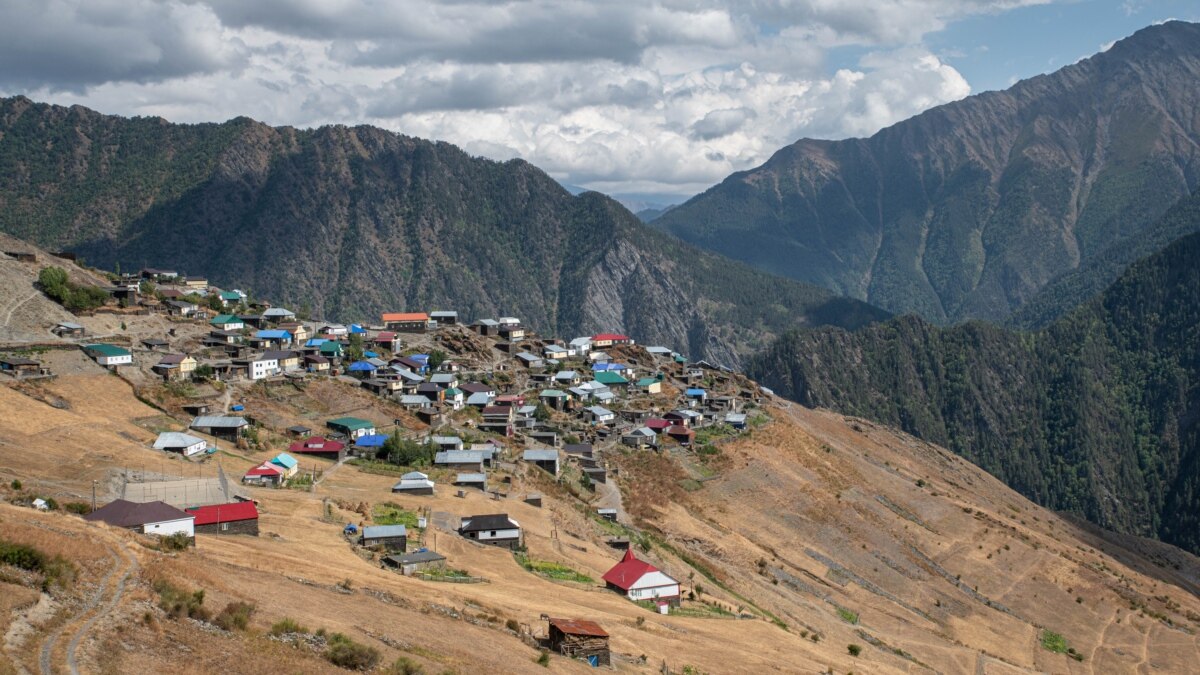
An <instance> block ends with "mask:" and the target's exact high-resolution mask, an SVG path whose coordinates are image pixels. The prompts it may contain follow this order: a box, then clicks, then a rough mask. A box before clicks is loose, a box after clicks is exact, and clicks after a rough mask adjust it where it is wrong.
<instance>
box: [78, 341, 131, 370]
mask: <svg viewBox="0 0 1200 675" xmlns="http://www.w3.org/2000/svg"><path fill="white" fill-rule="evenodd" d="M83 352H84V353H85V354H87V355H88V356H90V357H92V358H93V359H95V360H96V363H99V364H100V365H102V366H128V365H129V364H131V363H133V354H132V353H130V351H129V350H128V349H122V348H121V347H118V346H116V345H109V344H104V343H97V344H91V345H83Z"/></svg>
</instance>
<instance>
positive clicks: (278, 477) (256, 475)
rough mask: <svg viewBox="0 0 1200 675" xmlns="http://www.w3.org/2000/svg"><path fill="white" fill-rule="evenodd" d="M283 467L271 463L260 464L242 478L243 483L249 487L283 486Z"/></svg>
mask: <svg viewBox="0 0 1200 675" xmlns="http://www.w3.org/2000/svg"><path fill="white" fill-rule="evenodd" d="M283 478H284V476H283V467H281V466H275V465H274V464H272V463H270V462H266V463H264V464H260V465H258V466H256V467H254V468H253V469H250V470H249V471H247V472H246V475H244V476H242V482H243V483H245V484H247V485H282V484H283Z"/></svg>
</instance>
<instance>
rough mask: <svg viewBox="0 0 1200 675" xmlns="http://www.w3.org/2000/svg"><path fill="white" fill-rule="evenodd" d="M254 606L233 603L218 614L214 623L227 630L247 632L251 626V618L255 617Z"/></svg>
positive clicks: (246, 603)
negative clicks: (247, 628)
mask: <svg viewBox="0 0 1200 675" xmlns="http://www.w3.org/2000/svg"><path fill="white" fill-rule="evenodd" d="M254 609H255V608H254V605H253V604H251V603H249V602H237V601H235V602H231V603H229V604H228V605H225V609H222V610H221V613H220V614H217V618H216V619H214V620H213V623H215V624H217V625H218V626H220V627H221V628H224V629H225V630H230V631H231V630H246V627H247V626H249V625H250V617H251V616H253V615H254Z"/></svg>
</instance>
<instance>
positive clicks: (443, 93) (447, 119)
mask: <svg viewBox="0 0 1200 675" xmlns="http://www.w3.org/2000/svg"><path fill="white" fill-rule="evenodd" d="M1196 5H1197V3H1195V0H737V1H734V0H694V1H685V0H599V1H595V2H592V1H587V0H558V1H550V0H443V1H441V2H432V1H428V0H393V1H391V2H384V1H382V0H165V1H161V2H160V1H156V0H0V92H3V93H4V94H6V95H11V94H18V93H19V94H25V95H27V96H29V97H31V98H33V99H35V100H39V101H50V102H55V103H62V104H72V103H80V104H83V105H86V106H89V107H91V108H94V109H96V110H99V111H101V112H105V113H116V114H122V115H159V116H162V117H165V118H167V119H169V120H172V121H176V122H198V121H223V120H226V119H229V118H231V117H235V116H238V115H247V116H250V117H253V118H255V119H258V120H262V121H265V122H268V123H270V124H277V125H284V124H287V125H295V126H301V127H308V126H316V125H320V124H327V123H343V124H361V123H367V124H374V125H377V126H381V127H384V128H387V129H392V130H395V131H398V132H402V133H406V134H410V135H414V136H421V137H425V138H436V139H442V140H447V141H450V142H452V143H456V144H458V145H460V146H462V147H463V148H465V149H467V150H468V151H470V152H472V153H474V154H478V155H483V156H487V157H492V158H496V159H508V158H511V157H522V158H525V159H527V160H529V161H531V162H533V163H534V164H537V165H538V166H540V167H542V168H543V169H545V170H546V171H548V172H549V173H550V174H551V175H553V176H554V177H555V178H557V179H559V180H560V181H563V182H564V183H567V184H570V185H576V186H582V187H586V188H590V189H596V190H601V191H604V192H609V193H611V194H616V195H628V196H631V197H629V199H631V200H632V199H636V197H632V196H636V195H648V197H646V198H647V199H650V200H655V199H661V200H663V201H668V202H669V201H675V200H678V199H679V198H681V197H683V196H686V195H690V194H694V193H696V192H698V191H700V190H703V189H704V188H706V187H708V186H709V185H711V184H713V183H715V182H718V181H720V180H721V179H722V178H724V177H725V176H726V175H728V174H729V173H731V172H733V171H737V170H741V169H746V168H749V167H752V166H754V165H757V164H759V163H761V162H762V161H764V160H765V159H767V158H768V157H769V156H770V154H771V153H772V152H774V151H775V150H777V149H779V148H780V147H782V146H784V145H787V144H788V143H791V142H793V141H795V140H796V139H798V138H800V137H803V136H811V137H819V138H842V137H847V136H859V135H868V134H871V133H873V132H875V131H876V130H878V129H879V128H881V127H883V126H886V125H889V124H891V123H893V122H896V121H899V120H901V119H904V118H906V117H909V116H911V115H913V114H915V113H918V112H920V111H922V110H924V109H926V108H929V107H930V106H934V105H937V104H940V103H944V102H948V101H953V100H956V99H959V98H962V97H964V96H966V95H968V94H970V93H972V92H978V91H983V90H986V89H997V88H1003V87H1005V86H1008V85H1009V84H1010V83H1011V82H1013V81H1015V80H1016V79H1018V78H1024V77H1028V76H1031V75H1035V74H1037V73H1041V72H1047V71H1050V70H1054V69H1056V68H1059V67H1061V66H1063V65H1066V64H1069V63H1071V62H1073V61H1075V60H1077V59H1078V58H1080V57H1082V56H1085V55H1088V54H1091V53H1093V52H1095V51H1098V50H1100V49H1102V48H1103V47H1104V45H1106V44H1109V43H1111V41H1113V40H1115V39H1118V38H1120V37H1123V36H1125V35H1128V34H1129V33H1132V32H1133V31H1135V30H1137V29H1138V28H1140V27H1143V26H1145V25H1148V24H1150V23H1153V22H1155V21H1161V20H1164V19H1167V18H1183V19H1191V20H1195V19H1197V18H1200V8H1197V6H1196Z"/></svg>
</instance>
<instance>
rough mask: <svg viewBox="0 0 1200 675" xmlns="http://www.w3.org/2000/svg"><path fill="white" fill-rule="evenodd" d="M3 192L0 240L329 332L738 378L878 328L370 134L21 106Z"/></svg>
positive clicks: (558, 192) (438, 148)
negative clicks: (691, 357) (201, 288)
mask: <svg viewBox="0 0 1200 675" xmlns="http://www.w3.org/2000/svg"><path fill="white" fill-rule="evenodd" d="M0 175H4V176H5V178H6V179H5V180H4V181H3V182H0V230H3V231H5V232H8V233H10V234H13V235H16V236H18V237H22V238H25V239H28V240H31V241H33V242H35V243H37V244H40V245H42V246H45V247H51V248H61V249H70V250H73V251H76V252H79V253H81V254H82V255H83V256H85V257H86V259H87V260H88V261H89V262H91V263H93V264H97V265H101V266H106V267H111V266H113V265H116V264H118V263H119V264H120V265H122V266H123V267H124V268H125V269H136V268H137V267H139V266H143V265H152V266H156V267H174V268H177V269H181V270H183V271H186V272H190V273H194V274H203V275H207V276H208V278H209V279H210V280H211V281H212V282H214V283H216V284H219V285H225V286H239V287H242V288H248V289H250V290H252V291H254V292H255V293H258V294H260V295H262V296H264V297H271V298H274V299H277V300H279V301H282V302H285V303H287V304H289V305H292V306H295V307H307V308H308V309H309V310H311V311H312V312H313V314H314V315H317V316H325V317H328V318H332V319H337V318H345V319H352V318H356V319H362V318H363V317H370V316H376V315H378V314H379V313H380V312H382V311H388V310H391V311H396V310H402V309H433V308H438V307H444V308H456V309H458V310H459V311H460V312H462V313H463V314H464V315H465V316H468V317H476V316H482V315H492V316H494V315H497V314H506V315H508V314H512V315H516V316H520V317H522V318H523V319H524V320H525V321H526V322H527V323H529V324H530V325H532V326H533V327H535V328H537V329H540V330H543V331H546V332H554V333H557V334H574V333H579V332H584V333H586V332H592V331H599V330H622V331H628V332H630V333H632V334H634V335H635V336H636V337H637V338H638V339H641V340H646V341H652V342H662V343H665V344H667V345H670V346H673V347H675V348H677V349H681V350H687V351H688V352H690V353H692V354H695V355H704V356H708V357H710V358H715V359H719V360H723V361H726V362H729V363H732V364H736V363H737V362H738V360H739V359H740V357H741V356H742V355H743V354H746V353H749V352H750V351H751V350H753V349H755V348H757V347H761V346H763V345H764V344H765V342H766V340H767V339H768V338H769V337H771V336H772V335H774V334H776V333H778V332H780V331H782V330H784V329H786V328H788V327H792V326H796V325H804V324H813V325H820V324H833V325H841V326H856V325H861V324H862V323H863V322H865V321H868V320H873V319H878V318H881V317H884V316H886V313H884V312H880V311H879V310H876V309H874V308H871V307H869V306H866V305H864V304H862V303H859V302H856V301H845V300H843V299H840V298H837V297H835V296H834V294H832V293H830V292H828V291H825V290H823V289H819V288H816V287H812V286H806V285H803V284H800V283H796V282H794V281H789V280H782V279H777V278H772V277H770V276H768V275H766V274H763V273H761V272H758V271H755V270H752V269H751V268H749V267H747V266H744V265H741V264H738V263H734V262H732V261H729V260H726V259H723V258H720V257H718V256H715V255H713V254H710V253H704V252H702V251H700V250H699V249H695V248H693V247H690V246H688V245H686V244H683V243H682V242H680V241H679V240H677V239H674V238H673V237H669V236H666V235H663V234H661V233H658V232H655V231H651V230H649V229H648V228H646V227H645V226H644V225H642V223H640V222H639V221H638V219H637V218H636V217H635V216H634V215H633V214H631V213H629V212H628V211H627V210H625V209H624V208H623V207H621V206H620V205H618V204H617V203H616V202H614V201H612V200H610V199H608V198H606V197H604V196H602V195H599V194H595V193H587V194H583V195H580V196H578V197H573V196H571V195H570V194H569V193H568V192H567V191H566V190H565V189H563V188H562V187H561V186H560V185H559V184H558V183H557V182H555V181H554V180H553V179H551V178H550V177H549V176H547V175H546V174H545V173H543V172H542V171H541V170H539V169H537V168H536V167H533V166H531V165H529V164H528V163H525V162H521V161H510V162H504V163H499V162H493V161H488V160H484V159H480V158H476V157H471V156H469V155H467V154H466V153H464V152H463V151H461V150H459V149H458V148H456V147H454V146H452V145H449V144H446V143H433V142H429V141H424V140H420V139H415V138H409V137H405V136H400V135H396V134H393V133H390V132H387V131H383V130H381V129H376V128H372V127H354V128H348V127H341V126H337V127H322V128H320V129H315V130H304V131H302V130H297V129H292V128H272V127H269V126H266V125H263V124H259V123H257V122H254V121H252V120H248V119H244V118H239V119H235V120H232V121H230V122H227V123H224V124H201V125H175V124H169V123H167V122H165V121H163V120H158V119H124V118H120V117H111V116H104V115H100V114H97V113H95V112H93V111H90V110H87V109H85V108H81V107H72V108H62V107H57V106H49V105H40V104H35V103H33V102H31V101H29V100H28V99H25V98H20V97H18V98H12V99H5V100H0Z"/></svg>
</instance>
